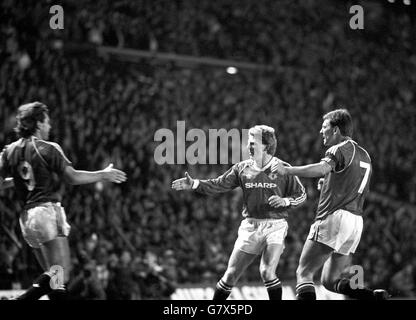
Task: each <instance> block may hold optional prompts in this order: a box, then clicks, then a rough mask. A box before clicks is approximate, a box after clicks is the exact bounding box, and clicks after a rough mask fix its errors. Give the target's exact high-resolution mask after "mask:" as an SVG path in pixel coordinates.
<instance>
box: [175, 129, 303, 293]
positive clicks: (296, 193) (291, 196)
mask: <svg viewBox="0 0 416 320" xmlns="http://www.w3.org/2000/svg"><path fill="white" fill-rule="evenodd" d="M276 145H277V141H276V136H275V133H274V129H273V128H271V127H268V126H264V125H262V126H255V127H253V128H251V129H250V130H249V139H248V146H247V147H248V149H249V152H250V159H249V160H246V161H242V162H239V163H237V164H235V165H233V166H232V167H231V168H230V169H229V170H228V171H227V172H225V173H224V174H223V175H221V176H220V177H218V178H216V179H208V180H198V179H192V178H191V177H190V176H189V175H188V173H185V176H186V177H185V178H182V179H178V180H175V181H173V183H172V188H173V189H175V190H191V189H194V190H195V191H196V192H199V193H202V194H206V195H214V194H217V193H222V192H227V191H230V190H232V189H235V188H237V187H241V189H242V190H243V199H244V206H243V212H242V215H243V217H244V219H243V220H242V222H241V225H240V228H239V230H238V237H237V240H236V242H235V245H234V249H233V252H232V253H231V256H230V259H229V262H228V267H227V270H226V271H225V274H224V275H223V277H222V278H221V279H220V280H219V281H218V283H217V285H216V289H215V293H214V297H213V298H214V300H226V299H227V298H228V296H229V295H230V293H231V290H232V288H233V286H234V285H235V284H236V282H237V281H238V279H239V278H240V276H241V275H242V273H243V272H244V270H245V269H246V268H247V267H248V266H249V265H250V264H251V263H252V262H253V260H254V259H255V258H256V256H258V255H261V262H260V275H261V277H262V279H263V281H264V285H265V287H266V289H267V292H268V294H269V298H270V300H281V299H282V285H281V282H280V280H279V278H278V277H277V275H276V268H277V265H278V263H279V259H280V255H281V254H282V252H283V249H284V240H285V237H286V234H287V229H288V224H287V221H286V218H287V217H288V210H289V209H291V208H293V207H295V206H298V205H300V204H301V203H302V202H304V201H305V199H306V193H305V189H304V187H303V185H302V184H301V182H300V181H299V179H298V178H297V177H294V176H291V177H284V176H281V175H279V174H275V173H272V172H271V166H272V164H273V163H274V162H275V161H278V160H277V158H275V157H273V155H274V153H275V151H276ZM279 161H280V160H279ZM285 165H287V166H288V165H289V164H287V163H285Z"/></svg>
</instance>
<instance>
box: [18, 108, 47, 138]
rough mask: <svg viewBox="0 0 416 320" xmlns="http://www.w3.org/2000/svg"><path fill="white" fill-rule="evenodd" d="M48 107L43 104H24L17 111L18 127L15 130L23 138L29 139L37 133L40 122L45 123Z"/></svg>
mask: <svg viewBox="0 0 416 320" xmlns="http://www.w3.org/2000/svg"><path fill="white" fill-rule="evenodd" d="M48 112H49V110H48V107H47V106H46V105H45V104H43V103H41V102H38V101H36V102H31V103H27V104H23V105H21V106H20V107H19V109H17V116H16V120H17V126H16V128H15V129H14V130H15V131H16V133H17V135H18V136H19V137H21V138H28V137H30V136H31V135H33V134H35V133H36V130H37V129H38V121H40V122H43V121H45V118H46V115H47V114H48Z"/></svg>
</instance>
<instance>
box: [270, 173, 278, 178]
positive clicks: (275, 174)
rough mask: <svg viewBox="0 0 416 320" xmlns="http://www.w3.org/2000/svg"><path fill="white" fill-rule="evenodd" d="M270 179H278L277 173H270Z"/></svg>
mask: <svg viewBox="0 0 416 320" xmlns="http://www.w3.org/2000/svg"><path fill="white" fill-rule="evenodd" d="M269 178H270V179H272V180H275V179H277V173H275V172H270V173H269Z"/></svg>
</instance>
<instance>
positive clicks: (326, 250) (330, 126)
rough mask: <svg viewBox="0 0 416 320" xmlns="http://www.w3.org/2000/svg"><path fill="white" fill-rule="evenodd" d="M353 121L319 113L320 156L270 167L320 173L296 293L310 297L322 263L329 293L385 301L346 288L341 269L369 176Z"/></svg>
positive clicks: (352, 246) (357, 232)
mask: <svg viewBox="0 0 416 320" xmlns="http://www.w3.org/2000/svg"><path fill="white" fill-rule="evenodd" d="M352 133H353V123H352V118H351V115H350V114H349V112H348V111H347V110H346V109H337V110H334V111H331V112H329V113H327V114H325V115H324V116H323V123H322V128H321V130H320V134H321V135H322V137H323V143H324V145H325V146H326V147H329V148H328V150H327V151H326V153H325V156H324V158H323V159H322V160H321V161H320V162H318V163H314V164H310V165H305V166H296V167H287V166H285V165H284V164H283V163H282V162H276V163H274V164H273V168H272V171H273V172H274V171H276V172H278V173H279V174H281V175H284V176H294V175H296V176H299V177H305V178H317V177H324V180H323V184H322V186H321V194H320V198H319V204H318V209H317V213H316V217H315V221H314V223H313V224H312V226H311V228H310V232H309V235H308V237H307V240H306V242H305V244H304V247H303V250H302V254H301V256H300V261H299V266H298V268H297V271H296V278H297V285H296V297H297V299H299V300H315V299H316V293H315V287H314V282H313V277H314V275H315V273H316V272H317V271H318V270H319V269H320V268H321V267H322V266H323V270H322V276H321V282H322V284H323V285H324V287H325V288H326V289H327V290H329V291H332V292H336V293H340V294H344V295H346V296H348V297H350V298H354V299H365V300H373V299H380V300H382V299H386V298H387V297H388V294H387V292H386V291H385V290H382V289H379V290H371V289H369V288H355V286H353V287H354V288H353V287H351V285H350V279H348V278H342V277H341V275H342V272H343V271H344V269H346V268H347V267H348V266H350V264H351V258H352V254H354V253H355V251H356V249H357V246H358V244H359V242H360V238H361V233H362V229H363V218H362V213H363V204H364V200H365V198H366V196H367V194H368V192H369V184H370V178H371V174H372V166H371V158H370V156H369V154H368V152H367V151H366V150H365V149H364V148H363V147H361V146H360V145H359V144H358V143H357V142H355V141H354V140H352V138H351V137H352Z"/></svg>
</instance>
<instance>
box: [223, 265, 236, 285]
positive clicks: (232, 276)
mask: <svg viewBox="0 0 416 320" xmlns="http://www.w3.org/2000/svg"><path fill="white" fill-rule="evenodd" d="M223 280H224V281H225V282H226V283H227V284H229V285H234V284H235V283H236V282H237V280H238V273H237V269H236V268H228V269H227V271H225V273H224V276H223Z"/></svg>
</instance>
